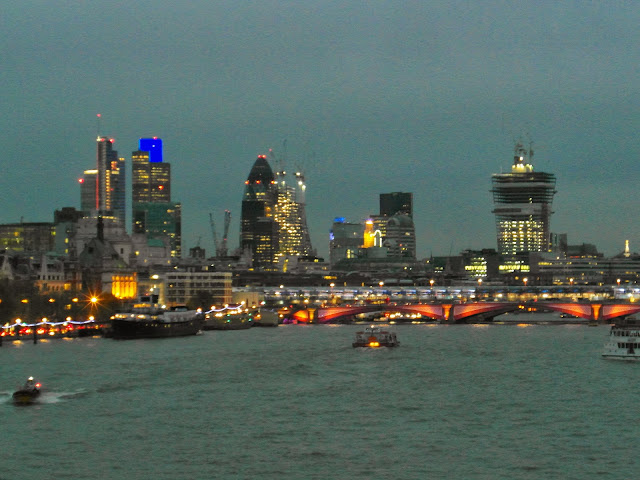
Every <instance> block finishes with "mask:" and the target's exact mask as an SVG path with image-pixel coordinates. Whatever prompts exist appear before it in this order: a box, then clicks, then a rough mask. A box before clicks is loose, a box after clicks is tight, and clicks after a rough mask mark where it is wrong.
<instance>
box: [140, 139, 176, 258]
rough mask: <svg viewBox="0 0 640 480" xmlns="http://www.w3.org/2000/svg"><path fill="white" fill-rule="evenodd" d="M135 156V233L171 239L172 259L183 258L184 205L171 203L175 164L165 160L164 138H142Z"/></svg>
mask: <svg viewBox="0 0 640 480" xmlns="http://www.w3.org/2000/svg"><path fill="white" fill-rule="evenodd" d="M138 148H139V150H136V151H135V152H132V153H131V165H132V172H133V173H132V179H131V196H132V212H133V214H132V230H133V233H145V234H147V235H148V236H149V237H151V238H168V239H169V243H170V246H171V256H173V257H177V258H179V257H181V255H182V246H181V245H182V220H181V218H182V205H181V204H180V203H175V202H172V201H171V164H169V163H166V162H164V161H163V154H162V139H160V138H157V137H153V138H141V139H140V141H139V143H138Z"/></svg>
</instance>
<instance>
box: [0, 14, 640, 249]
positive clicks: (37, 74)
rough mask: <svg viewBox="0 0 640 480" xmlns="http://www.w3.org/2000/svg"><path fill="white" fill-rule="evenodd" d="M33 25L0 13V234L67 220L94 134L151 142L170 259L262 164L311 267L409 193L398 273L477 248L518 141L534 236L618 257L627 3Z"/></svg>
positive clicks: (624, 228) (230, 204) (628, 75)
mask: <svg viewBox="0 0 640 480" xmlns="http://www.w3.org/2000/svg"><path fill="white" fill-rule="evenodd" d="M45 7H46V4H45V3H44V2H37V1H36V2H32V3H30V4H28V5H26V6H24V5H10V6H7V8H6V11H5V15H4V17H5V22H6V28H5V29H3V33H2V34H1V35H3V37H4V39H5V43H6V44H8V45H11V47H12V48H11V49H9V50H8V51H7V55H6V58H5V62H4V63H5V86H6V94H5V96H6V98H7V101H6V102H5V105H4V109H3V113H4V117H5V118H7V119H8V121H7V122H6V123H7V126H6V130H5V135H4V136H3V144H2V148H3V153H4V155H5V161H4V165H5V169H4V170H3V172H2V175H1V176H0V188H2V190H3V191H4V192H7V195H5V199H4V201H3V206H2V210H1V214H0V222H1V223H14V222H18V221H20V219H21V218H24V220H25V221H27V222H41V221H50V220H51V218H52V216H53V210H54V209H56V208H62V207H64V206H77V205H79V202H78V194H77V187H75V184H76V182H77V178H78V177H79V176H80V175H81V174H82V172H83V171H84V170H85V169H87V167H89V166H91V165H93V159H94V158H95V143H94V139H95V138H96V136H97V135H104V134H108V135H110V136H112V137H113V138H115V140H116V143H115V147H114V148H115V149H116V150H118V152H120V154H121V155H122V154H125V153H126V152H131V151H133V150H135V142H136V141H137V139H138V138H140V137H153V136H155V135H157V136H160V137H162V138H163V139H164V140H165V156H166V160H167V161H168V162H170V163H172V165H173V167H172V168H173V172H172V176H173V178H174V180H173V182H172V183H173V185H172V188H173V195H172V196H173V197H174V198H176V199H178V200H180V201H181V202H182V204H183V214H184V216H183V220H182V224H183V248H184V250H185V251H187V250H188V248H189V247H192V246H194V245H195V244H196V243H197V241H198V238H202V239H203V242H202V245H203V246H204V247H205V248H206V249H207V251H208V252H211V253H213V251H214V249H213V242H212V239H211V235H210V233H209V223H208V215H209V213H210V212H212V213H213V215H214V217H215V218H216V220H218V221H220V220H221V218H222V216H223V212H224V210H227V209H228V210H231V212H232V214H233V216H232V219H233V220H232V225H231V227H230V232H237V231H238V229H239V223H238V222H239V219H240V202H241V198H242V189H243V187H244V185H243V182H244V180H245V178H246V172H247V169H248V168H250V163H251V162H252V161H253V160H254V159H255V158H256V156H257V155H259V154H266V153H267V151H268V149H269V148H270V147H271V148H274V149H275V150H276V152H277V153H278V154H279V155H284V156H285V157H286V160H287V163H288V164H290V165H291V166H292V167H294V166H295V167H297V166H300V168H301V169H302V170H303V171H304V173H305V175H306V179H307V185H308V191H307V201H306V206H307V219H308V222H309V230H310V233H311V237H312V244H313V246H314V248H316V249H317V250H318V253H319V254H320V255H321V256H325V257H326V256H327V251H328V232H329V230H330V229H331V222H332V221H333V219H334V218H335V217H337V216H341V217H346V218H347V219H348V220H349V221H353V222H356V221H362V220H363V219H364V218H365V217H366V216H368V215H371V214H373V213H374V212H375V211H376V209H377V199H378V194H379V193H383V192H394V191H403V192H413V203H414V222H415V226H416V240H417V243H418V246H417V255H418V257H419V258H422V257H426V256H429V255H430V254H431V253H433V254H434V255H447V254H449V253H450V252H451V253H454V254H455V253H457V252H459V251H461V250H463V249H466V248H496V241H495V235H496V231H495V219H494V215H493V214H492V209H493V204H492V199H491V193H490V190H491V176H492V175H493V174H495V173H500V172H501V171H502V172H504V171H507V170H508V168H509V167H510V158H511V152H512V151H513V146H514V142H515V140H517V139H518V138H519V137H520V136H521V135H524V136H526V135H528V136H529V137H531V138H532V139H533V141H534V148H535V149H536V162H535V165H534V167H535V170H536V171H541V172H549V173H552V174H554V175H555V176H556V179H557V184H556V189H557V191H558V193H557V194H556V196H555V197H554V202H553V211H554V214H553V215H552V217H551V231H552V232H554V233H567V234H568V238H569V242H570V243H572V244H575V243H582V242H585V243H593V244H595V245H597V246H598V248H599V250H601V251H603V252H604V253H605V254H608V255H612V254H615V253H618V252H620V251H622V250H623V249H624V241H625V240H626V239H629V240H630V242H631V250H632V251H637V250H639V248H638V247H637V245H640V225H638V224H637V222H635V218H634V214H633V212H634V211H635V210H637V209H638V208H639V207H640V205H638V203H639V202H640V200H638V199H637V195H635V185H636V184H637V183H638V178H637V177H638V174H639V173H638V171H637V168H636V161H637V158H638V152H639V151H640V145H639V141H638V139H637V135H636V133H635V132H636V131H637V130H638V127H639V126H640V113H639V112H640V109H638V108H637V107H638V102H639V99H640V95H639V93H640V92H639V88H640V87H639V86H638V85H637V84H636V82H635V78H636V77H637V66H636V65H638V60H639V55H640V54H639V52H637V49H636V48H635V45H636V44H637V43H638V36H639V35H640V34H639V33H638V32H637V29H636V25H637V23H638V20H639V19H640V9H639V7H638V6H636V5H613V6H611V5H608V6H600V5H584V4H579V3H566V4H562V5H556V4H553V3H543V4H536V5H526V4H524V5H510V4H503V3H499V2H486V3H483V4H482V5H469V4H467V3H465V4H464V8H457V7H456V5H454V4H440V3H437V2H407V3H405V4H403V8H402V9H398V8H395V7H394V6H393V5H390V4H385V3H375V4H372V5H368V6H367V7H366V8H362V5H359V4H355V3H346V4H343V5H334V4H330V3H322V2H321V3H316V2H314V3H310V2H300V3H297V4H284V3H281V2H269V1H267V2H261V3H245V4H240V5H236V4H234V3H230V2H221V3H219V4H213V5H212V4H209V3H208V2H195V3H193V4H191V5H190V7H189V8H182V7H179V6H176V5H173V4H172V3H170V2H166V3H165V2H158V4H154V8H153V9H149V8H146V6H145V4H135V5H131V6H127V7H122V8H116V9H114V8H112V7H111V6H108V4H107V3H102V2H101V1H98V2H96V3H93V4H91V5H86V6H78V7H77V8H76V7H72V6H64V5H61V6H59V7H58V8H56V9H53V10H52V9H48V8H45ZM107 7H108V8H107ZM140 18H145V19H146V20H145V22H142V23H140V22H138V21H136V19H140ZM34 25H38V27H34ZM116 31H117V32H121V33H122V34H119V35H113V34H112V32H116ZM110 32H111V33H110ZM43 46H46V48H43ZM141 58H145V62H141V61H140V59H141ZM131 72H136V75H135V76H134V75H131ZM25 87H26V88H25ZM97 113H102V118H101V119H100V122H101V123H100V124H99V125H96V123H97V120H96V117H95V115H96V114H97ZM285 140H286V147H285V146H284V145H283V143H284V141H285ZM25 146H26V147H28V148H25ZM285 152H286V154H285ZM125 156H126V155H125ZM127 159H128V156H127ZM128 160H129V159H128ZM9 165H11V166H14V165H18V166H19V167H20V168H9ZM24 191H28V195H24V194H22V193H18V192H24ZM46 206H51V211H47V209H46V208H45V207H46ZM470 232H471V235H470V234H469V233H470ZM231 239H232V241H231V244H230V247H231V248H233V247H235V246H236V245H235V242H234V240H235V239H234V237H233V236H232V237H231Z"/></svg>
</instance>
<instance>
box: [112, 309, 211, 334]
mask: <svg viewBox="0 0 640 480" xmlns="http://www.w3.org/2000/svg"><path fill="white" fill-rule="evenodd" d="M203 325H204V317H203V316H201V315H199V316H196V317H193V318H191V319H189V320H184V321H180V322H170V323H169V322H162V321H158V320H148V321H136V320H127V319H112V321H111V336H112V337H113V338H114V339H116V340H128V339H136V338H169V337H185V336H188V335H195V334H197V333H198V332H199V331H200V330H202V328H203Z"/></svg>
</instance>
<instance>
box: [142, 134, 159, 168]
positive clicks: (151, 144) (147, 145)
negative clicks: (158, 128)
mask: <svg viewBox="0 0 640 480" xmlns="http://www.w3.org/2000/svg"><path fill="white" fill-rule="evenodd" d="M139 145H140V147H139V148H140V150H142V151H143V152H149V162H151V163H159V162H162V139H161V138H158V137H153V138H141V139H140V142H139Z"/></svg>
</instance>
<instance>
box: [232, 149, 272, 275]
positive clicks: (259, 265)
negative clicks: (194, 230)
mask: <svg viewBox="0 0 640 480" xmlns="http://www.w3.org/2000/svg"><path fill="white" fill-rule="evenodd" d="M277 200H278V193H277V188H276V184H275V176H274V174H273V170H271V167H270V166H269V162H267V157H266V156H265V155H260V156H258V158H257V159H256V161H255V163H254V164H253V167H252V168H251V171H250V172H249V177H248V178H247V180H246V182H245V188H244V195H243V198H242V212H241V218H240V249H241V250H243V251H244V250H246V251H248V252H250V254H251V258H252V263H253V268H254V269H256V270H265V271H273V270H275V269H276V263H277V256H276V255H277V253H278V249H279V230H280V229H279V226H278V223H277V221H276V218H275V214H276V203H277Z"/></svg>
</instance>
